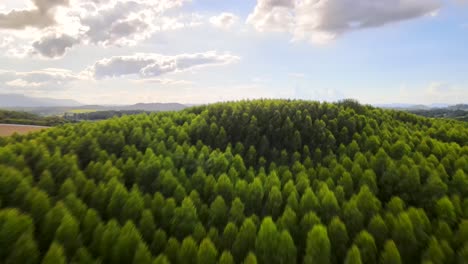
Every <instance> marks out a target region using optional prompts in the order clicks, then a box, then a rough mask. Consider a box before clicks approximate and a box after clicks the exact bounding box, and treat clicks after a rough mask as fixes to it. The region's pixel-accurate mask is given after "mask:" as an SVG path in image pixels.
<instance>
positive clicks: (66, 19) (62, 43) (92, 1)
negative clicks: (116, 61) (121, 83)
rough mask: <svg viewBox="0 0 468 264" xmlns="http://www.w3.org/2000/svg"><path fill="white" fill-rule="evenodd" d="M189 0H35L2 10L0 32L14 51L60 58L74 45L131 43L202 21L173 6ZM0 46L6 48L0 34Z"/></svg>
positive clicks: (18, 54)
mask: <svg viewBox="0 0 468 264" xmlns="http://www.w3.org/2000/svg"><path fill="white" fill-rule="evenodd" d="M188 1H190V0H33V2H31V4H30V6H28V7H23V9H11V10H10V9H9V10H6V11H0V33H3V34H2V35H1V36H0V37H3V36H5V37H9V38H11V37H16V38H20V39H21V40H22V41H24V42H26V45H28V47H29V48H26V49H25V48H22V50H21V51H20V50H18V47H17V46H9V47H8V53H9V54H14V56H23V57H24V56H26V55H28V56H29V55H37V54H39V55H41V56H42V57H45V58H57V57H62V56H63V55H64V54H65V53H66V52H67V50H69V49H70V48H71V47H72V46H75V45H101V46H132V45H136V44H137V43H139V42H140V41H142V40H145V39H148V38H149V37H151V36H152V35H153V34H155V33H156V32H160V31H168V30H176V29H180V28H187V27H194V26H198V25H200V24H201V23H202V22H201V21H202V18H201V16H200V15H198V14H185V13H182V11H180V10H176V9H178V8H180V7H181V6H183V4H184V3H186V2H188ZM0 45H1V46H2V47H5V46H6V44H5V43H3V41H2V39H1V38H0Z"/></svg>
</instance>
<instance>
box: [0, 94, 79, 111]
mask: <svg viewBox="0 0 468 264" xmlns="http://www.w3.org/2000/svg"><path fill="white" fill-rule="evenodd" d="M81 105H82V104H81V103H79V102H77V101H75V100H71V99H54V98H45V97H30V96H25V95H21V94H0V107H1V108H13V107H58V106H68V107H77V106H81Z"/></svg>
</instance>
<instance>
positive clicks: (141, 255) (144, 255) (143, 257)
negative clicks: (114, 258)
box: [132, 243, 152, 264]
mask: <svg viewBox="0 0 468 264" xmlns="http://www.w3.org/2000/svg"><path fill="white" fill-rule="evenodd" d="M151 259H152V256H151V253H150V252H149V250H148V247H147V246H146V245H145V244H144V243H140V244H138V247H137V248H136V251H135V255H134V256H133V262H132V263H133V264H151V262H152V260H151Z"/></svg>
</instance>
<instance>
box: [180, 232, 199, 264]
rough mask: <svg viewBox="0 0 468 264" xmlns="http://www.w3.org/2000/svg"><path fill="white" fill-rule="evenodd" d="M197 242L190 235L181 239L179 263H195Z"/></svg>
mask: <svg viewBox="0 0 468 264" xmlns="http://www.w3.org/2000/svg"><path fill="white" fill-rule="evenodd" d="M197 251H198V247H197V243H196V242H195V240H193V238H192V237H190V236H189V237H186V238H185V239H184V240H183V241H182V246H181V247H180V252H179V263H187V264H190V263H197Z"/></svg>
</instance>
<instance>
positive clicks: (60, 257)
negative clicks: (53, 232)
mask: <svg viewBox="0 0 468 264" xmlns="http://www.w3.org/2000/svg"><path fill="white" fill-rule="evenodd" d="M41 263H42V264H65V263H67V259H66V258H65V254H64V252H63V248H62V246H60V245H59V244H57V243H52V244H51V245H50V248H49V250H48V251H47V253H46V254H45V256H44V258H43V259H42V262H41Z"/></svg>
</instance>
